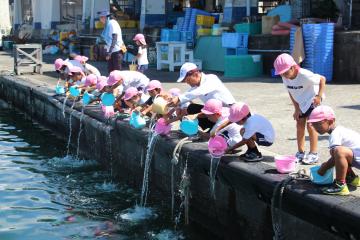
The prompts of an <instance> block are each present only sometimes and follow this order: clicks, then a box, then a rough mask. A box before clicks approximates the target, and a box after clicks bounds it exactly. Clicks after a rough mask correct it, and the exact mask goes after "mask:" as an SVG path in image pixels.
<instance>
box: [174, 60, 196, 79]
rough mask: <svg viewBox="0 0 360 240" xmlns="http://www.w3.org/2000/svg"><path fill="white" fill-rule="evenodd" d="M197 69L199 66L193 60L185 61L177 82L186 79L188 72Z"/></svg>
mask: <svg viewBox="0 0 360 240" xmlns="http://www.w3.org/2000/svg"><path fill="white" fill-rule="evenodd" d="M195 69H197V66H196V65H195V64H194V63H191V62H186V63H184V64H183V65H182V66H181V68H180V76H179V78H178V80H177V82H182V81H184V78H185V77H186V74H187V73H188V72H190V71H192V70H195Z"/></svg>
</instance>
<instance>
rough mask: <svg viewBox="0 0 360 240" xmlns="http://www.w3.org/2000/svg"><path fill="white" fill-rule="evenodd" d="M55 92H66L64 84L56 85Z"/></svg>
mask: <svg viewBox="0 0 360 240" xmlns="http://www.w3.org/2000/svg"><path fill="white" fill-rule="evenodd" d="M55 92H56V94H64V93H65V88H64V87H63V86H60V85H56V87H55Z"/></svg>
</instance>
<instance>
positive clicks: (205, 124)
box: [187, 103, 215, 131]
mask: <svg viewBox="0 0 360 240" xmlns="http://www.w3.org/2000/svg"><path fill="white" fill-rule="evenodd" d="M203 107H204V105H201V104H196V103H191V104H190V105H189V106H188V107H187V113H188V114H197V113H200V112H201V109H202V108H203ZM198 120H199V126H200V127H201V128H202V129H203V130H205V129H207V128H209V129H210V130H211V129H212V127H213V126H214V125H215V123H213V122H211V121H210V120H209V119H207V118H198ZM210 130H209V131H210Z"/></svg>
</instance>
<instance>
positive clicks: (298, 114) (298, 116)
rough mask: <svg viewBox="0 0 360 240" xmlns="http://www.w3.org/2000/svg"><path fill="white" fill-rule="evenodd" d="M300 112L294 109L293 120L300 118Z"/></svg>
mask: <svg viewBox="0 0 360 240" xmlns="http://www.w3.org/2000/svg"><path fill="white" fill-rule="evenodd" d="M300 114H301V111H300V109H295V112H294V114H293V118H294V120H296V121H299V119H300Z"/></svg>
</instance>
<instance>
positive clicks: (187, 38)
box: [180, 31, 194, 42]
mask: <svg viewBox="0 0 360 240" xmlns="http://www.w3.org/2000/svg"><path fill="white" fill-rule="evenodd" d="M180 41H182V42H193V41H194V33H193V32H192V31H181V32H180Z"/></svg>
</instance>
